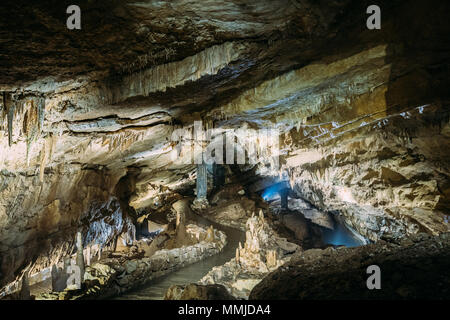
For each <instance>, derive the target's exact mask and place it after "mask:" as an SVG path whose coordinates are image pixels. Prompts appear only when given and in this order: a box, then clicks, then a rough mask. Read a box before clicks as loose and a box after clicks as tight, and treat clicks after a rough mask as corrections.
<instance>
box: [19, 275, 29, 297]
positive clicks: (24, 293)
mask: <svg viewBox="0 0 450 320" xmlns="http://www.w3.org/2000/svg"><path fill="white" fill-rule="evenodd" d="M30 298H31V295H30V284H29V280H28V271H26V272H25V273H24V274H23V277H22V287H21V289H20V300H30Z"/></svg>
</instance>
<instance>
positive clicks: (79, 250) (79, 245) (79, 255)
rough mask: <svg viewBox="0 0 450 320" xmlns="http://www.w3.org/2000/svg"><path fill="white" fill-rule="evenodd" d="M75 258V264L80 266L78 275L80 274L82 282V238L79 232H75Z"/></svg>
mask: <svg viewBox="0 0 450 320" xmlns="http://www.w3.org/2000/svg"><path fill="white" fill-rule="evenodd" d="M76 245H77V258H76V263H77V266H78V267H80V275H81V283H83V280H84V255H83V240H82V237H81V232H79V231H78V232H77V241H76Z"/></svg>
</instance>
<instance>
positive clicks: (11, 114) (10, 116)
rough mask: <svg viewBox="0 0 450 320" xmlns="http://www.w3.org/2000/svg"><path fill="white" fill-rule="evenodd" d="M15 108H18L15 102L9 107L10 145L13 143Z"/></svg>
mask: <svg viewBox="0 0 450 320" xmlns="http://www.w3.org/2000/svg"><path fill="white" fill-rule="evenodd" d="M15 108H16V105H15V103H13V104H11V106H9V108H8V145H9V146H10V147H11V145H12V135H13V120H14V111H15Z"/></svg>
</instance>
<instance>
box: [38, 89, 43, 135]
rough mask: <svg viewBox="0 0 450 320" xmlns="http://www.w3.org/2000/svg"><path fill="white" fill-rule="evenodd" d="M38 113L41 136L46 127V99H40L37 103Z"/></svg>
mask: <svg viewBox="0 0 450 320" xmlns="http://www.w3.org/2000/svg"><path fill="white" fill-rule="evenodd" d="M37 112H38V130H39V134H41V132H42V130H43V127H44V116H45V98H42V97H41V98H39V101H38V103H37Z"/></svg>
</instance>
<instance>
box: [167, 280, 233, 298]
mask: <svg viewBox="0 0 450 320" xmlns="http://www.w3.org/2000/svg"><path fill="white" fill-rule="evenodd" d="M164 300H235V298H234V297H233V296H232V295H230V294H229V293H228V291H227V289H226V288H225V287H224V286H222V285H220V284H209V285H199V284H194V283H191V284H188V285H186V286H182V285H174V286H172V287H170V288H169V290H167V293H166V295H165V297H164Z"/></svg>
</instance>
